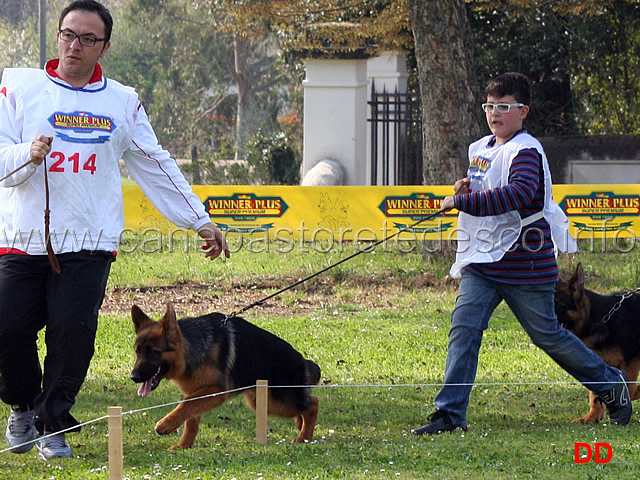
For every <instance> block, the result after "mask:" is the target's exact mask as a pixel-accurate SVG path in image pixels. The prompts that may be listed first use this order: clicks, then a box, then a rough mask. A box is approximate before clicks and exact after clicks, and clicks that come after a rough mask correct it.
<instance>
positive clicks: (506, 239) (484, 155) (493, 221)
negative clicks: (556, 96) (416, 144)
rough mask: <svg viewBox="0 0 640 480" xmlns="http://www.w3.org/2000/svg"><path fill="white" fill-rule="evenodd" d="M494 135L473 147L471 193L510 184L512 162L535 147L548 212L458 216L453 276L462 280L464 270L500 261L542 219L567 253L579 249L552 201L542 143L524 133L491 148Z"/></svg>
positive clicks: (563, 217)
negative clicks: (525, 150)
mask: <svg viewBox="0 0 640 480" xmlns="http://www.w3.org/2000/svg"><path fill="white" fill-rule="evenodd" d="M491 138H492V135H487V136H486V137H483V138H481V139H480V140H478V141H476V142H474V143H472V144H471V145H470V146H469V169H468V171H467V176H468V178H469V180H470V185H469V188H470V191H471V192H479V191H484V190H492V189H494V188H500V187H503V186H505V185H507V184H508V181H509V169H510V167H511V162H512V161H513V159H514V158H515V157H516V155H517V154H518V152H519V151H520V150H523V149H527V148H535V149H536V150H537V151H538V152H539V153H540V154H541V156H542V166H543V169H544V184H545V200H544V211H543V212H539V213H537V214H534V215H531V216H529V217H527V218H526V219H525V220H524V221H523V220H522V219H521V217H520V214H519V213H518V211H517V210H512V211H510V212H506V213H502V214H500V215H491V216H485V217H475V216H473V215H469V214H468V213H465V212H460V214H459V215H458V229H457V237H458V251H457V253H456V261H455V263H454V264H453V266H452V267H451V270H450V275H451V276H452V277H453V278H460V276H461V273H460V272H461V270H462V269H463V268H464V267H465V266H467V265H469V264H471V263H493V262H497V261H498V260H500V259H501V258H502V257H503V256H504V254H505V252H507V251H508V250H509V249H510V248H511V247H512V246H513V244H514V243H515V242H516V240H518V238H519V237H520V233H521V231H522V227H523V226H526V225H528V224H530V223H533V222H534V221H536V220H539V219H540V218H541V217H542V216H544V219H545V220H546V221H547V223H548V224H549V226H550V227H551V237H552V239H553V242H554V244H555V246H556V248H557V250H560V251H561V252H563V253H572V252H576V251H577V250H578V248H577V245H576V242H575V240H574V239H573V237H571V234H570V233H569V220H568V219H567V217H566V215H565V214H564V212H563V211H562V209H561V208H560V207H559V206H558V204H557V203H556V202H554V201H553V198H552V184H551V174H550V172H549V164H548V162H547V157H546V156H545V154H544V149H543V148H542V145H541V144H540V142H538V140H536V139H535V138H534V137H532V136H531V135H529V134H528V133H520V134H517V135H516V136H515V137H513V138H512V139H511V140H509V141H508V142H507V143H504V144H500V145H493V146H490V145H488V143H489V140H490V139H491Z"/></svg>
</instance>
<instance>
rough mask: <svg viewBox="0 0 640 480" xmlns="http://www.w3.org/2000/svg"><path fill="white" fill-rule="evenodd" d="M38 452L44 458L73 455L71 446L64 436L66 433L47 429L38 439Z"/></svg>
mask: <svg viewBox="0 0 640 480" xmlns="http://www.w3.org/2000/svg"><path fill="white" fill-rule="evenodd" d="M36 445H38V452H40V458H41V459H42V460H51V459H52V458H69V457H71V456H72V455H73V453H72V452H71V447H70V446H69V444H68V443H67V442H66V440H65V438H64V433H50V432H47V431H45V432H44V435H43V436H42V437H40V438H38V440H37V441H36Z"/></svg>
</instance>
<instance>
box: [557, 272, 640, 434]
mask: <svg viewBox="0 0 640 480" xmlns="http://www.w3.org/2000/svg"><path fill="white" fill-rule="evenodd" d="M620 299H621V295H620V294H617V295H599V294H597V293H595V292H592V291H591V290H588V289H586V288H584V271H583V269H582V265H581V264H578V266H577V268H576V271H575V273H574V274H573V276H572V277H571V278H570V279H569V280H568V281H566V282H563V281H560V282H558V283H557V284H556V295H555V304H556V305H555V309H556V315H557V316H558V322H560V324H561V325H562V326H563V327H564V328H566V329H567V330H570V331H571V332H573V333H574V334H575V335H576V336H577V337H578V338H579V339H580V340H582V341H583V342H584V344H585V345H586V346H587V347H589V348H590V349H592V350H593V351H595V352H596V353H597V354H598V355H599V356H600V357H601V358H602V359H603V360H604V361H605V362H607V363H608V364H609V365H611V366H612V367H615V368H617V369H619V370H622V371H624V372H625V373H626V374H627V378H628V379H629V383H628V387H629V394H630V396H631V400H636V399H637V398H640V390H638V385H637V384H636V380H637V378H638V371H640V295H638V294H634V295H632V296H630V297H629V298H627V299H626V300H624V301H623V302H622V303H621V304H620V306H619V308H618V309H617V310H616V311H615V312H614V313H613V314H611V316H610V318H607V315H608V314H609V313H610V312H611V311H612V308H613V307H614V305H616V303H617V302H619V301H620ZM605 319H606V320H605ZM596 398H597V397H596V396H595V395H594V394H593V393H590V395H589V407H590V409H589V413H587V414H586V415H585V416H584V417H581V418H576V419H575V420H574V422H579V423H597V422H599V421H600V420H602V418H603V417H604V410H605V407H604V405H602V403H601V402H597V401H596Z"/></svg>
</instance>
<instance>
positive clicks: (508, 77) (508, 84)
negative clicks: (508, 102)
mask: <svg viewBox="0 0 640 480" xmlns="http://www.w3.org/2000/svg"><path fill="white" fill-rule="evenodd" d="M487 95H490V96H492V97H496V98H501V97H506V96H507V95H513V96H514V97H515V99H516V102H519V103H524V104H525V105H529V104H530V103H531V83H530V82H529V79H528V78H527V77H526V75H523V74H522V73H517V72H508V73H503V74H502V75H498V76H497V77H496V78H494V79H493V80H491V82H489V85H487Z"/></svg>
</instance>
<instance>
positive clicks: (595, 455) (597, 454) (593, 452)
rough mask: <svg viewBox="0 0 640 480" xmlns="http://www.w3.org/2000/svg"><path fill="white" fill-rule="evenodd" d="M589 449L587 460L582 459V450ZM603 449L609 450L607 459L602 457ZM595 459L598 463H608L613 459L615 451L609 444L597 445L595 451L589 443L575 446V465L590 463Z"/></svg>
mask: <svg viewBox="0 0 640 480" xmlns="http://www.w3.org/2000/svg"><path fill="white" fill-rule="evenodd" d="M582 448H586V449H587V456H586V457H585V458H580V449H582ZM602 448H606V449H607V456H606V457H605V458H603V457H601V456H600V452H601V449H602ZM592 457H593V458H594V460H595V462H596V463H608V462H609V460H611V457H613V449H612V448H611V445H609V444H608V443H596V445H595V449H593V450H592V449H591V445H589V444H588V443H576V446H575V457H574V458H575V463H589V462H590V461H591V458H592Z"/></svg>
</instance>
